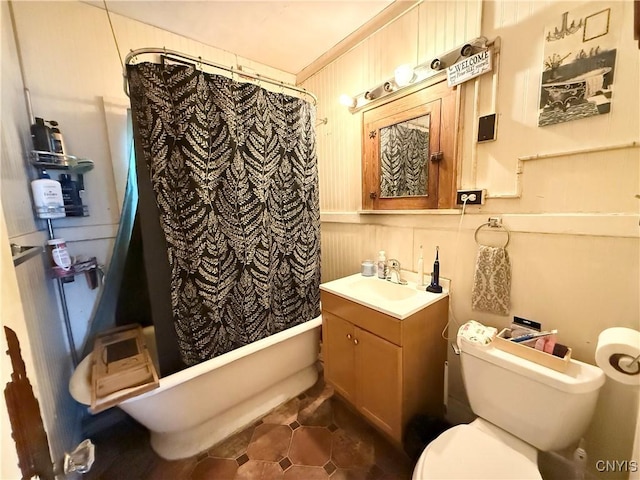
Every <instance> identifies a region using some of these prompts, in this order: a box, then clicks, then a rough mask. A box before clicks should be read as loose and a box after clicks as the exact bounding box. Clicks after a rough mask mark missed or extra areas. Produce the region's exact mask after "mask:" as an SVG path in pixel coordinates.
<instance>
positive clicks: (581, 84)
mask: <svg viewBox="0 0 640 480" xmlns="http://www.w3.org/2000/svg"><path fill="white" fill-rule="evenodd" d="M618 18H619V10H618V7H617V6H616V5H615V4H612V5H611V6H606V7H604V6H603V5H602V4H600V5H598V4H587V5H586V6H584V7H582V8H580V9H576V10H572V11H569V12H564V13H563V14H562V17H561V18H560V19H554V21H553V22H550V24H549V25H548V26H547V27H546V28H545V35H544V61H543V72H542V84H541V87H540V106H539V108H540V110H539V115H538V126H540V127H543V126H545V125H553V124H556V123H562V122H569V121H571V120H578V119H580V118H587V117H591V116H594V115H601V114H603V113H609V111H610V110H611V96H612V90H613V88H612V87H613V75H614V70H615V60H616V46H617V38H615V36H614V35H613V34H612V32H614V31H616V29H612V28H611V24H612V22H613V21H616V20H617V19H618Z"/></svg>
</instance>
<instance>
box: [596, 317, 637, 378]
mask: <svg viewBox="0 0 640 480" xmlns="http://www.w3.org/2000/svg"><path fill="white" fill-rule="evenodd" d="M639 355H640V332H638V331H637V330H633V329H631V328H624V327H614V328H607V329H606V330H603V331H602V332H601V333H600V335H599V336H598V346H597V347H596V364H597V365H598V366H599V367H600V368H601V369H602V371H603V372H604V373H605V375H607V376H608V377H609V378H611V379H613V380H615V381H617V382H620V383H624V384H626V385H640V363H638V361H639V359H638V356H639Z"/></svg>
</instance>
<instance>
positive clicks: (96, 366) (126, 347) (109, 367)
mask: <svg viewBox="0 0 640 480" xmlns="http://www.w3.org/2000/svg"><path fill="white" fill-rule="evenodd" d="M158 385H159V381H158V374H157V372H156V369H155V367H154V365H153V361H152V360H151V356H150V355H149V351H148V350H147V345H146V343H145V341H144V335H143V333H142V328H141V327H140V325H137V324H136V325H127V326H124V327H119V328H114V329H112V330H107V331H106V332H103V333H101V334H100V335H98V336H97V337H96V339H95V342H94V344H93V354H92V361H91V407H90V410H91V412H92V413H98V412H101V411H103V410H106V409H108V408H111V407H114V406H116V405H117V404H118V403H120V402H122V401H123V400H126V399H128V398H132V397H135V396H137V395H140V394H142V393H145V392H148V391H150V390H153V389H155V388H158Z"/></svg>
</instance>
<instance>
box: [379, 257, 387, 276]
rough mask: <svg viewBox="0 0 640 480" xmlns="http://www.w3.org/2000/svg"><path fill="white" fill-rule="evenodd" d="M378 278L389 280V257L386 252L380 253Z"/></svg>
mask: <svg viewBox="0 0 640 480" xmlns="http://www.w3.org/2000/svg"><path fill="white" fill-rule="evenodd" d="M378 278H381V279H383V280H384V279H385V278H387V257H386V256H385V253H384V250H380V252H378Z"/></svg>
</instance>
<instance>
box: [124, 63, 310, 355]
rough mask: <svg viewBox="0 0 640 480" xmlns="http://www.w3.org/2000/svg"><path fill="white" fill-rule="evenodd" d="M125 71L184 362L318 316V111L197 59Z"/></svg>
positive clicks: (245, 342) (179, 346)
mask: <svg viewBox="0 0 640 480" xmlns="http://www.w3.org/2000/svg"><path fill="white" fill-rule="evenodd" d="M127 70H128V79H129V90H130V97H131V106H132V111H133V117H134V137H135V142H136V143H137V148H136V152H141V154H142V155H143V157H144V162H143V163H144V164H145V165H146V167H147V171H146V172H141V171H140V169H139V170H138V176H140V175H141V174H146V175H150V179H151V185H152V188H153V192H154V195H155V199H156V203H157V206H158V210H159V213H160V224H161V227H162V231H163V232H164V236H165V240H166V245H167V252H166V253H167V256H168V264H169V267H170V272H171V273H170V291H171V307H172V314H173V323H174V327H175V332H176V334H177V340H178V348H179V351H180V355H181V358H182V360H183V362H184V363H185V364H186V365H194V364H196V363H199V362H201V361H204V360H207V359H209V358H212V357H214V356H217V355H220V354H222V353H225V352H228V351H230V350H233V349H235V348H238V347H240V346H242V345H245V344H248V343H251V342H254V341H256V340H259V339H260V338H263V337H266V336H269V335H271V334H273V333H276V332H279V331H281V330H284V329H286V328H289V327H292V326H294V325H297V324H299V323H302V322H305V321H307V320H310V319H312V318H314V317H316V316H318V315H319V314H320V291H319V284H320V209H319V199H318V172H317V156H316V145H315V134H314V126H315V109H314V107H313V106H311V105H310V104H309V103H308V102H306V101H304V100H302V99H300V98H296V97H292V96H288V95H285V94H283V93H274V92H270V91H267V90H265V89H263V88H261V87H259V86H257V85H254V84H250V83H240V82H237V81H235V80H233V79H229V78H226V77H223V76H219V75H212V74H208V73H204V72H202V71H200V70H198V69H196V68H194V67H192V66H185V65H158V64H152V63H141V64H138V65H129V66H127ZM138 154H140V153H138Z"/></svg>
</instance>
